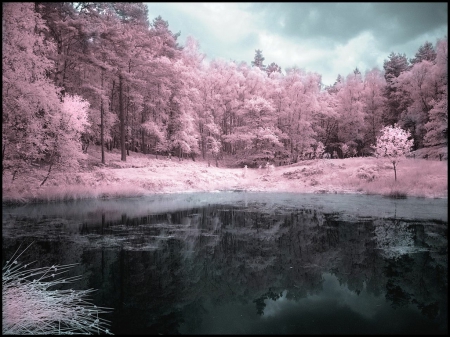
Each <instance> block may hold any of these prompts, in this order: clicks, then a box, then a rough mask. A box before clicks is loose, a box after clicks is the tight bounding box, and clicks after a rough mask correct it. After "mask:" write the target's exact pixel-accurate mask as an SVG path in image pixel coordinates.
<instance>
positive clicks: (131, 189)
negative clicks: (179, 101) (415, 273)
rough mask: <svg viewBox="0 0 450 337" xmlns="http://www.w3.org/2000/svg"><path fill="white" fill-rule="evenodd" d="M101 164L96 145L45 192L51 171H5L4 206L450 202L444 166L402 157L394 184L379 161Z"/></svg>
mask: <svg viewBox="0 0 450 337" xmlns="http://www.w3.org/2000/svg"><path fill="white" fill-rule="evenodd" d="M99 158H100V151H99V149H97V148H96V147H93V148H92V149H90V151H89V152H88V155H87V158H86V159H85V160H84V161H83V162H82V163H81V164H80V167H79V168H77V169H76V170H75V169H70V171H69V170H68V169H66V170H64V169H61V168H60V169H54V170H53V171H52V172H51V174H50V176H49V177H48V179H47V181H46V182H45V184H44V186H42V187H41V186H40V184H41V182H42V181H43V179H44V178H45V177H46V176H47V170H48V168H46V167H42V168H32V169H29V170H28V171H26V172H21V174H20V175H18V176H17V177H16V179H15V180H14V181H13V180H12V173H10V172H6V173H4V174H3V176H2V178H3V179H2V180H3V181H2V182H3V184H2V205H16V204H17V205H24V204H31V203H47V202H67V201H71V200H73V201H75V200H84V199H117V198H129V197H142V196H148V195H154V194H167V193H172V194H174V193H194V192H211V193H214V192H218V191H220V192H230V191H235V192H241V191H242V192H267V193H300V194H338V195H339V194H342V195H346V194H357V195H358V194H360V195H381V196H385V197H391V198H394V199H404V198H408V197H417V198H427V199H446V198H448V187H447V186H448V178H447V172H448V168H447V161H446V160H445V161H435V160H425V159H404V160H402V162H400V164H399V165H398V168H397V181H395V180H394V170H393V168H392V164H390V163H389V162H387V161H386V160H382V159H376V158H374V157H358V158H346V159H315V160H305V161H301V162H298V163H295V164H291V165H286V166H278V167H275V168H270V169H245V168H229V167H215V166H209V165H208V162H207V161H206V160H197V161H192V160H191V159H184V160H182V161H179V160H178V158H174V159H172V160H169V159H167V158H164V157H161V156H159V158H158V159H155V158H154V156H153V155H144V154H140V153H132V155H131V156H129V157H127V161H125V162H122V161H120V153H119V152H118V151H113V152H112V153H107V161H106V164H100V163H99V162H100V160H99ZM226 164H227V163H226V162H221V163H220V165H226Z"/></svg>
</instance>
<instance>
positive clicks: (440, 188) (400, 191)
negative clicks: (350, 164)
mask: <svg viewBox="0 0 450 337" xmlns="http://www.w3.org/2000/svg"><path fill="white" fill-rule="evenodd" d="M372 163H373V164H372V165H370V168H372V170H373V171H374V174H375V178H374V179H362V178H361V177H362V176H361V175H359V176H358V174H357V173H356V171H355V172H354V174H352V176H351V177H348V176H347V177H348V178H345V177H344V176H342V177H339V178H340V179H342V181H343V182H344V185H346V186H347V187H349V188H350V189H352V190H355V191H359V192H362V193H366V194H377V195H383V196H386V197H392V198H406V197H407V196H414V197H431V198H433V197H442V196H446V195H447V193H448V192H447V191H448V178H447V171H448V170H447V162H439V161H435V160H424V159H405V160H403V161H402V162H400V164H399V166H398V168H397V181H395V180H394V172H393V168H392V165H389V163H386V162H383V161H379V162H378V163H377V162H376V161H372ZM362 166H364V165H362ZM362 166H361V164H360V166H359V167H360V168H361V167H362ZM366 171H368V170H366ZM342 174H343V175H344V174H349V173H348V172H342ZM339 178H338V179H339Z"/></svg>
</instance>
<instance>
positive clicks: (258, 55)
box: [252, 49, 266, 70]
mask: <svg viewBox="0 0 450 337" xmlns="http://www.w3.org/2000/svg"><path fill="white" fill-rule="evenodd" d="M263 62H264V57H263V56H262V50H259V49H257V50H255V59H254V60H253V61H252V66H253V67H258V68H259V69H261V70H266V66H265V65H264V64H263Z"/></svg>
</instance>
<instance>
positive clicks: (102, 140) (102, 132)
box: [100, 69, 105, 164]
mask: <svg viewBox="0 0 450 337" xmlns="http://www.w3.org/2000/svg"><path fill="white" fill-rule="evenodd" d="M103 73H104V70H103V69H102V97H101V100H100V143H101V150H102V164H104V163H105V122H104V119H103Z"/></svg>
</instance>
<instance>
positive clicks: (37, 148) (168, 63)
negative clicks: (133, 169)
mask: <svg viewBox="0 0 450 337" xmlns="http://www.w3.org/2000/svg"><path fill="white" fill-rule="evenodd" d="M2 15H3V21H2V25H3V27H2V28H3V33H2V36H3V37H2V47H3V55H2V68H3V71H2V74H3V78H2V80H3V86H2V95H3V99H2V109H3V114H2V173H3V174H4V173H5V172H6V171H9V172H10V173H12V174H13V179H14V176H15V175H16V174H17V175H20V173H21V172H22V171H24V170H25V169H26V168H27V167H30V166H33V165H34V166H36V165H39V166H42V165H44V166H45V167H48V170H49V172H50V170H51V169H52V167H53V166H58V167H60V168H64V167H65V168H67V169H68V170H74V169H76V168H77V167H78V165H79V163H78V162H79V160H80V159H82V158H84V157H85V156H86V152H87V149H88V147H89V145H91V144H95V145H97V146H100V148H101V162H102V163H105V157H106V156H107V155H108V151H112V150H113V149H120V152H121V160H122V161H126V158H127V156H130V155H132V152H140V153H143V154H153V155H169V154H170V155H171V156H177V157H179V158H180V159H181V158H192V159H193V160H195V159H196V158H203V159H205V158H214V159H215V160H216V162H217V160H219V159H220V158H223V156H228V157H231V158H233V159H234V163H235V165H236V166H240V167H243V165H244V164H245V165H248V166H249V167H255V166H257V165H259V164H260V163H261V162H267V161H269V162H271V163H273V164H275V165H276V166H278V165H283V164H288V163H295V162H298V161H300V160H304V159H312V158H318V157H320V156H322V154H323V153H327V154H330V155H331V156H334V157H335V158H346V157H354V156H370V155H372V154H373V153H374V148H373V146H374V144H375V142H376V139H377V137H378V136H379V134H380V130H381V129H382V128H383V127H384V126H389V125H391V126H394V125H398V126H400V127H401V128H403V129H405V130H407V131H409V132H410V134H411V136H412V139H413V149H414V150H418V149H421V148H424V147H432V146H447V144H448V100H447V95H448V74H447V64H448V55H447V49H448V43H447V37H443V38H442V39H440V40H438V41H436V43H435V44H434V45H433V44H432V43H430V42H428V41H424V44H423V45H422V46H420V48H419V49H418V50H417V53H416V54H415V57H414V58H412V59H407V58H406V56H405V54H401V53H395V52H392V53H391V54H389V55H387V58H386V60H385V61H384V65H383V69H378V68H373V69H371V70H368V71H366V72H365V73H364V74H362V73H361V72H360V70H359V69H358V68H355V70H354V71H353V72H352V73H350V74H348V75H346V76H341V75H338V76H337V79H336V82H335V83H334V84H333V85H330V86H324V85H323V84H322V83H321V75H320V74H317V73H313V72H307V71H305V70H303V69H301V68H300V67H294V68H291V69H284V71H283V72H282V69H281V68H280V67H279V66H278V65H277V64H276V62H271V63H270V64H269V65H265V64H264V61H265V59H264V57H263V52H262V51H261V50H256V51H255V56H254V59H253V60H250V64H247V63H246V62H234V61H225V60H222V59H213V60H210V61H207V60H206V56H205V55H204V54H202V53H201V51H200V43H199V42H198V41H197V40H196V39H195V38H193V37H188V38H187V39H186V41H185V44H184V45H180V42H179V41H178V38H179V35H180V33H173V32H172V31H171V30H170V27H169V23H168V22H167V21H165V20H164V19H163V18H162V17H161V16H158V17H157V18H155V19H153V21H151V22H150V21H149V19H148V12H147V7H146V5H145V4H143V3H95V2H94V3H91V2H77V3H72V2H55V3H37V2H36V3H6V4H4V5H3V12H2Z"/></svg>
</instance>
